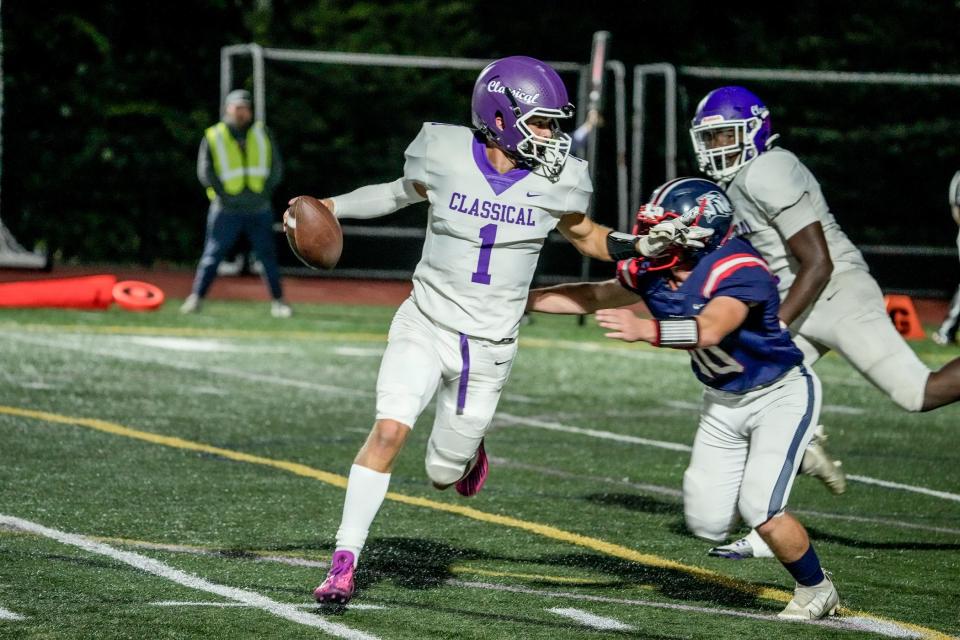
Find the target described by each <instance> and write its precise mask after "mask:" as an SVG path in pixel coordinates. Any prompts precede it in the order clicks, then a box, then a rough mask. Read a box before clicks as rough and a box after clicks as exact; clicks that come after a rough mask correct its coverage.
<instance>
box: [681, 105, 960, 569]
mask: <svg viewBox="0 0 960 640" xmlns="http://www.w3.org/2000/svg"><path fill="white" fill-rule="evenodd" d="M690 136H691V138H692V140H693V146H694V150H695V151H696V153H697V159H698V161H699V163H700V168H701V170H702V171H704V172H705V173H706V174H707V175H709V176H710V177H712V178H713V179H714V180H717V181H719V182H720V183H721V184H722V185H723V186H724V188H725V189H726V192H727V196H728V197H729V198H730V200H731V202H733V206H734V208H735V220H736V225H737V232H738V233H739V234H740V235H742V236H743V237H745V238H746V239H748V240H749V241H750V243H751V244H753V246H754V247H756V249H757V251H759V252H760V254H761V255H762V256H763V258H764V259H765V260H766V261H767V262H768V263H769V265H770V268H771V270H772V271H773V273H774V274H775V275H776V276H777V277H778V278H779V280H780V283H779V290H780V296H781V299H782V301H781V305H780V320H781V321H782V322H783V323H784V324H785V325H787V326H788V327H789V328H790V332H791V333H792V334H793V339H794V342H796V344H797V346H798V347H800V349H801V350H802V351H803V354H804V364H805V365H806V366H808V367H809V366H811V365H812V364H813V363H815V362H816V361H817V360H818V359H819V358H820V356H821V355H823V354H824V353H826V352H827V351H829V350H831V349H832V350H834V351H836V352H837V353H839V354H840V355H841V356H843V357H844V358H845V359H846V360H847V361H848V362H849V363H850V364H851V365H852V366H853V367H854V368H855V369H856V370H857V371H859V372H860V373H861V374H862V375H863V376H864V377H865V378H866V379H867V380H869V381H870V382H872V383H873V384H874V385H876V386H877V387H879V388H880V389H881V390H882V391H884V392H885V393H886V394H887V395H888V396H890V398H891V399H892V400H893V401H894V402H896V403H897V404H898V405H899V406H901V407H902V408H904V409H906V410H907V411H929V410H931V409H936V408H937V407H941V406H943V405H946V404H949V403H951V402H954V401H956V400H958V399H960V359H957V360H954V361H952V362H950V363H948V364H947V365H946V366H944V367H943V368H942V369H940V370H939V371H934V372H931V371H930V369H928V368H927V366H926V365H925V364H923V362H921V361H920V359H919V358H918V357H917V355H916V354H915V353H914V352H913V350H912V349H910V347H909V346H908V345H907V343H906V342H905V341H904V339H903V338H902V337H901V336H900V334H899V333H898V332H897V330H896V328H895V327H894V326H893V323H892V322H891V321H890V318H889V316H888V315H887V312H886V307H885V305H884V302H883V294H882V293H881V291H880V287H879V286H878V285H877V282H876V281H875V280H874V279H873V277H872V276H871V275H870V273H869V270H868V268H867V264H866V262H865V261H864V259H863V256H862V255H861V254H860V251H859V250H858V249H857V248H856V247H855V246H854V245H853V243H852V242H850V240H849V239H848V238H847V236H846V234H844V232H843V230H842V229H840V226H839V225H838V224H837V221H836V219H835V218H834V217H833V214H832V213H830V210H829V208H828V207H827V202H826V200H825V199H824V197H823V193H822V192H821V191H820V185H819V183H818V182H817V180H816V178H814V176H813V174H812V173H811V172H810V170H809V169H807V167H806V166H804V164H803V163H802V162H800V160H799V159H798V158H797V157H796V156H795V155H794V154H792V153H790V152H789V151H787V150H785V149H780V148H773V147H772V146H771V143H772V142H773V141H774V139H775V138H776V137H777V136H776V135H773V134H772V127H771V122H770V112H769V110H768V109H767V107H766V106H765V105H764V104H763V102H762V101H761V100H760V99H759V98H758V97H757V96H756V95H754V94H753V93H751V92H750V91H748V90H747V89H744V88H743V87H721V88H719V89H715V90H714V91H711V92H710V93H709V94H707V95H706V97H704V98H703V100H702V101H701V102H700V104H699V105H698V107H697V111H696V114H695V115H694V117H693V122H692V126H691V128H690ZM821 433H822V431H821ZM808 459H809V460H808ZM803 465H804V466H803V467H801V468H802V470H804V471H806V472H812V473H811V475H816V476H818V477H820V478H821V479H823V480H825V481H826V482H827V483H828V486H829V485H830V483H831V482H832V483H833V484H834V486H833V487H832V488H833V489H834V490H835V491H836V492H839V491H838V489H839V490H840V491H842V482H843V477H842V475H840V473H839V469H837V468H836V467H834V464H833V463H832V461H831V460H830V459H829V457H827V456H826V454H825V453H824V452H823V450H822V448H819V447H818V446H817V444H816V443H814V444H813V448H812V449H811V448H808V450H807V452H806V454H805V456H804V463H803ZM811 466H812V467H813V468H812V469H811V468H810V467H811ZM804 467H806V468H804ZM710 552H711V554H713V555H719V556H722V557H729V558H735V559H739V558H749V557H759V556H768V555H770V553H769V550H768V549H766V545H764V544H763V541H762V540H761V539H760V538H759V536H757V535H756V532H751V534H750V535H748V536H747V537H746V538H744V539H741V540H738V541H736V542H734V543H732V544H730V545H725V546H722V547H716V548H714V549H711V550H710Z"/></svg>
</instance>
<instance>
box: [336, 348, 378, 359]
mask: <svg viewBox="0 0 960 640" xmlns="http://www.w3.org/2000/svg"><path fill="white" fill-rule="evenodd" d="M333 353H334V354H336V355H338V356H347V357H350V358H379V357H381V356H382V355H383V349H364V348H361V347H334V349H333Z"/></svg>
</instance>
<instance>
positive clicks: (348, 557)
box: [313, 550, 353, 604]
mask: <svg viewBox="0 0 960 640" xmlns="http://www.w3.org/2000/svg"><path fill="white" fill-rule="evenodd" d="M313 597H314V598H316V600H317V602H319V603H320V604H347V603H348V602H350V598H352V597H353V552H352V551H345V550H341V551H336V552H334V554H333V560H331V561H330V573H328V574H327V579H326V580H324V581H323V584H321V585H320V586H319V587H317V588H316V589H314V590H313Z"/></svg>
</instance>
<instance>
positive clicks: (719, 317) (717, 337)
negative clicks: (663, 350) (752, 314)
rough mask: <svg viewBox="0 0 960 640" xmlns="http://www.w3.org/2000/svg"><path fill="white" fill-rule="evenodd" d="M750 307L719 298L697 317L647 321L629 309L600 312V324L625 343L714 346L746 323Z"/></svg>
mask: <svg viewBox="0 0 960 640" xmlns="http://www.w3.org/2000/svg"><path fill="white" fill-rule="evenodd" d="M748 311H749V307H748V306H747V305H746V303H744V302H743V301H741V300H737V299H736V298H730V297H727V296H719V297H716V298H714V299H713V300H711V301H710V302H709V303H707V306H706V307H704V308H703V311H701V312H700V314H699V315H698V316H696V317H688V318H668V319H666V320H646V319H644V318H638V317H637V316H636V314H634V313H633V312H632V311H630V310H629V309H601V310H599V311H597V324H599V325H600V326H601V327H603V328H604V329H607V330H608V331H607V333H605V334H604V335H605V336H606V337H608V338H612V339H614V340H623V341H624V342H641V341H642V342H649V343H650V344H652V345H654V346H656V347H672V348H675V349H694V348H704V347H713V346H716V345H718V344H720V341H721V340H723V339H724V337H726V335H727V334H729V333H730V332H731V331H733V330H734V329H736V328H737V327H739V326H740V325H741V324H743V321H744V320H746V318H747V312H748Z"/></svg>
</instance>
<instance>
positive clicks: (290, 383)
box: [0, 332, 374, 397]
mask: <svg viewBox="0 0 960 640" xmlns="http://www.w3.org/2000/svg"><path fill="white" fill-rule="evenodd" d="M0 335H3V336H4V337H7V338H10V339H11V340H15V341H17V342H23V343H26V344H33V345H37V346H43V347H50V348H51V349H69V350H71V351H79V352H81V353H84V354H89V355H97V356H101V357H104V358H113V359H116V360H125V361H127V362H138V363H142V364H152V365H159V366H162V367H170V368H172V369H180V370H183V371H195V372H199V373H213V374H216V375H218V376H229V377H231V378H240V379H242V380H247V381H251V382H266V383H269V384H276V385H279V386H284V387H295V388H298V389H307V390H309V391H322V392H324V393H333V394H338V395H344V396H355V397H373V395H374V393H373V392H372V391H364V390H359V389H355V388H350V387H340V386H337V385H332V384H318V383H316V382H307V381H305V380H295V379H293V378H286V377H281V376H274V375H268V374H261V373H252V372H247V371H238V370H236V369H231V368H229V367H215V366H204V365H199V364H194V363H191V362H185V361H183V360H176V361H174V360H165V359H162V358H150V357H147V356H141V355H136V354H133V353H129V352H126V353H125V352H121V351H115V350H107V349H98V348H96V347H93V346H91V345H89V344H75V343H72V342H64V341H62V340H49V339H44V338H37V337H33V336H30V337H27V336H23V335H15V334H13V333H10V332H4V333H2V334H0Z"/></svg>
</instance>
